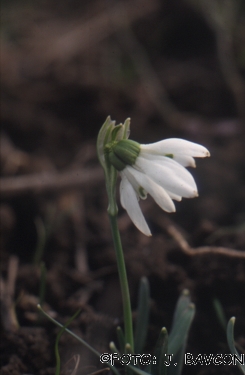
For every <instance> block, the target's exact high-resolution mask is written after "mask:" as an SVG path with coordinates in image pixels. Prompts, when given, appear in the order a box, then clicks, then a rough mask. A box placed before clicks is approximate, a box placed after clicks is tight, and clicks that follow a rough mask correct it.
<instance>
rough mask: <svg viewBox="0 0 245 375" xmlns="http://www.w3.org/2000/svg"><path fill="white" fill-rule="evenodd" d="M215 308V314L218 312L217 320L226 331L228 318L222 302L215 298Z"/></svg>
mask: <svg viewBox="0 0 245 375" xmlns="http://www.w3.org/2000/svg"><path fill="white" fill-rule="evenodd" d="M213 306H214V309H215V312H216V315H217V318H218V320H219V322H220V325H221V326H222V327H223V328H224V330H225V331H226V327H227V320H226V317H225V313H224V310H223V307H222V305H221V303H220V301H219V300H218V299H217V298H215V299H214V300H213Z"/></svg>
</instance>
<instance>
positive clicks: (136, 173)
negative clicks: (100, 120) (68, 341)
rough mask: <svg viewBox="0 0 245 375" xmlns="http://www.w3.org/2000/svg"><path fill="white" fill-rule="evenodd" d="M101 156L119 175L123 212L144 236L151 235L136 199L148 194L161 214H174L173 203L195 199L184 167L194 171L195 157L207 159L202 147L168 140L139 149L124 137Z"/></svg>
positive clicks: (204, 149)
mask: <svg viewBox="0 0 245 375" xmlns="http://www.w3.org/2000/svg"><path fill="white" fill-rule="evenodd" d="M125 123H126V122H125ZM124 125H125V124H124ZM124 125H121V126H122V127H123V126H124ZM115 128H116V127H115ZM124 130H125V129H124ZM118 131H119V130H118ZM124 134H125V133H124ZM109 138H110V137H109ZM104 154H105V156H106V159H107V160H108V162H109V163H110V164H112V165H113V166H114V168H115V169H116V170H117V171H118V172H119V173H120V175H121V179H122V180H121V184H120V200H121V204H122V206H123V208H125V210H126V211H127V213H128V215H129V217H130V218H131V220H132V221H133V223H134V224H135V226H136V227H137V228H138V229H139V230H140V231H141V232H142V233H144V234H145V235H147V236H150V235H151V232H150V229H149V227H148V225H147V223H146V221H145V218H144V215H143V213H142V211H141V209H140V206H139V199H140V198H141V199H146V198H147V194H150V195H151V196H152V198H153V199H154V200H155V202H156V203H157V204H158V205H159V206H160V207H161V208H162V209H163V210H164V211H167V212H174V211H175V205H174V202H173V200H176V201H181V199H182V197H184V198H194V197H197V196H198V193H197V187H196V183H195V181H194V178H193V177H192V175H191V174H190V172H189V171H188V170H187V169H186V168H185V167H195V160H194V157H201V158H203V157H207V156H210V154H209V151H208V150H207V149H206V148H205V147H203V146H201V145H199V144H197V143H193V142H189V141H186V140H183V139H178V138H170V139H165V140H163V141H160V142H156V143H151V144H148V145H141V144H139V143H137V142H134V141H132V140H128V139H127V137H126V136H124V137H122V138H121V139H120V140H117V139H113V140H110V141H109V142H107V143H106V144H105V145H104Z"/></svg>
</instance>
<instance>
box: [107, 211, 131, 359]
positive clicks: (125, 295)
mask: <svg viewBox="0 0 245 375" xmlns="http://www.w3.org/2000/svg"><path fill="white" fill-rule="evenodd" d="M109 218H110V224H111V231H112V237H113V242H114V247H115V251H116V258H117V267H118V273H119V280H120V286H121V292H122V300H123V315H124V326H125V328H124V330H125V344H130V346H131V348H132V351H133V352H134V338H133V322H132V310H131V302H130V294H129V287H128V279H127V272H126V267H125V261H124V255H123V249H122V243H121V238H120V233H119V230H118V225H117V216H116V215H110V214H109Z"/></svg>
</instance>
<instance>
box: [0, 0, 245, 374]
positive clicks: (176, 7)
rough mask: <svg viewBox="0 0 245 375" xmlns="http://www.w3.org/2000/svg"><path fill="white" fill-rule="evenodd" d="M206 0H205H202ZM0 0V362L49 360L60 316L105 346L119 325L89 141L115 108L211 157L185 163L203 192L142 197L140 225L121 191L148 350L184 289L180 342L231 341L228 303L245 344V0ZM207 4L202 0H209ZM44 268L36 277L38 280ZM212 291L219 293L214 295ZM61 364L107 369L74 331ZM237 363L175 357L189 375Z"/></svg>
mask: <svg viewBox="0 0 245 375" xmlns="http://www.w3.org/2000/svg"><path fill="white" fill-rule="evenodd" d="M204 3H205V6H203V4H204ZM208 4H209V2H205V1H201V0H200V1H198V2H196V5H194V4H193V3H192V1H191V0H188V1H187V0H186V1H182V0H178V1H177V0H175V1H162V2H161V1H150V0H144V1H143V2H140V1H139V0H138V1H136V0H134V1H131V2H129V1H125V2H120V1H118V2H106V1H100V0H98V1H82V2H79V1H75V0H72V1H71V2H65V1H61V2H57V1H55V0H53V1H51V2H46V1H45V0H44V1H39V2H37V3H36V4H35V5H33V4H32V3H30V2H29V1H12V2H11V3H6V2H3V9H2V30H1V44H2V47H1V50H2V51H1V63H2V85H1V86H2V94H1V95H2V96H1V117H2V132H1V176H2V177H1V205H0V219H1V343H0V348H1V354H0V366H1V375H8V374H11V375H19V374H28V375H34V374H35V375H51V374H55V354H54V345H55V339H56V336H57V333H58V331H59V328H58V327H56V326H55V325H54V324H53V323H51V322H50V321H49V320H48V319H46V318H45V317H44V316H43V315H42V314H40V313H39V311H38V310H37V304H38V303H40V302H41V303H42V306H43V308H44V310H45V311H46V312H47V313H49V314H50V315H51V316H52V317H53V318H55V319H56V320H57V321H59V322H60V323H62V324H64V323H65V322H67V320H68V319H69V318H70V317H71V316H72V315H73V314H74V313H75V312H76V311H77V310H78V309H81V313H80V314H79V316H78V317H76V318H75V319H74V321H73V322H72V323H71V324H70V327H69V328H70V329H71V330H72V331H73V332H75V333H76V334H77V335H79V336H81V337H82V338H83V339H85V340H86V341H87V342H89V343H90V345H92V346H93V347H94V348H96V349H97V350H98V351H100V352H101V353H103V352H108V351H109V349H108V345H109V342H110V341H112V340H116V334H115V332H116V327H117V326H118V325H121V326H122V325H123V321H122V300H121V294H120V288H119V281H118V274H117V268H116V259H115V253H114V249H113V244H112V238H111V233H110V228H109V221H108V218H107V212H106V210H107V197H106V192H105V184H104V178H103V173H102V170H101V167H100V166H99V164H98V160H97V156H96V150H95V144H96V137H97V134H98V131H99V129H100V127H101V126H102V124H103V122H104V121H105V119H106V117H107V116H108V115H110V116H111V118H112V119H113V120H114V119H115V120H116V121H117V123H120V122H124V120H125V119H126V118H127V117H131V121H132V122H131V136H130V137H131V138H132V139H134V140H136V141H138V142H141V143H150V142H156V141H158V140H161V139H164V138H170V137H171V138H172V137H178V138H184V139H187V140H190V141H193V142H197V143H200V144H202V145H204V146H206V147H207V148H208V149H209V150H210V152H211V158H210V159H204V160H197V168H196V169H191V170H190V172H191V173H192V174H193V176H194V178H195V180H196V182H197V186H198V190H199V197H198V198H196V199H191V200H188V199H183V201H182V202H180V203H176V213H174V214H167V213H165V212H163V211H162V210H161V209H160V208H159V207H158V206H157V205H156V204H155V202H154V201H153V200H152V199H151V197H148V198H147V200H146V201H143V202H141V207H142V210H143V212H144V215H145V217H146V220H147V222H148V223H149V226H150V228H151V230H152V234H153V236H152V237H151V238H147V237H145V236H144V235H143V234H141V233H140V232H139V231H138V230H137V229H136V228H135V227H134V226H133V224H132V223H131V221H130V219H129V218H128V216H127V213H126V212H125V211H124V210H123V209H122V208H121V206H120V203H119V197H118V203H119V204H118V205H119V219H118V222H119V228H120V232H121V235H122V243H123V248H124V253H125V260H126V266H127V272H128V278H129V285H130V293H131V300H132V308H133V314H134V319H136V316H137V295H138V289H139V282H140V279H141V278H142V277H147V278H148V280H149V284H150V290H151V312H150V323H149V331H148V336H147V345H146V348H145V350H146V352H152V350H153V347H154V344H155V342H156V340H157V337H158V334H159V332H160V329H161V327H163V326H166V327H167V329H168V330H170V329H171V323H172V319H173V313H174V308H175V305H176V302H177V299H178V297H179V295H180V294H181V292H182V291H183V290H184V289H188V290H189V291H190V295H191V300H192V301H193V303H194V304H195V306H196V315H195V318H194V321H193V324H192V326H191V330H190V334H189V338H188V344H187V348H186V352H188V353H192V354H193V356H194V357H196V356H197V355H198V354H199V353H201V354H202V353H207V354H208V353H213V354H219V353H221V354H225V353H230V351H229V348H228V345H227V339H226V332H225V330H224V328H223V326H222V324H221V320H220V318H219V316H218V314H217V310H216V309H215V303H216V305H217V303H219V304H220V305H221V306H222V309H223V312H224V316H225V320H226V322H228V320H229V319H230V318H231V317H232V316H235V317H236V325H235V340H236V343H237V344H238V346H239V350H240V352H241V353H244V351H245V258H244V251H245V188H244V182H245V174H244V171H245V168H244V167H245V162H244V161H245V147H244V145H245V111H244V108H245V107H244V103H245V83H244V79H245V58H244V41H245V22H244V19H245V8H244V5H243V3H242V2H239V1H237V2H236V1H233V2H224V4H223V5H222V7H223V8H222V7H221V8H220V7H219V6H218V4H219V2H218V1H213V2H212V4H213V7H211V8H209V5H208ZM210 4H211V3H210ZM44 284H45V285H44ZM217 301H218V302H217ZM59 350H60V356H61V368H62V374H65V375H67V374H73V375H74V374H77V375H80V374H82V375H87V374H92V373H95V372H97V371H101V372H102V373H103V372H106V370H103V366H102V365H101V364H100V363H99V361H98V359H97V358H96V357H95V356H94V355H92V354H91V353H89V352H88V351H87V350H85V349H84V347H82V345H81V344H79V343H78V342H77V341H76V340H75V339H74V338H72V337H71V336H69V335H68V334H66V333H64V334H63V335H62V337H61V339H60V343H59ZM185 374H189V375H192V374H197V375H212V374H215V375H216V374H229V375H233V374H234V375H235V374H239V369H238V368H237V367H235V366H227V365H226V366H225V365H220V366H215V365H214V364H211V365H210V366H204V365H201V364H200V363H199V364H197V365H196V366H194V365H193V366H184V368H183V375H185Z"/></svg>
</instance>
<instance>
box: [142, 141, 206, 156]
mask: <svg viewBox="0 0 245 375" xmlns="http://www.w3.org/2000/svg"><path fill="white" fill-rule="evenodd" d="M140 148H141V150H142V151H144V152H149V153H151V154H156V155H165V154H173V155H175V154H176V155H177V154H185V155H188V156H192V157H199V158H205V157H207V156H210V153H209V151H208V150H207V149H206V148H205V147H203V146H201V145H199V144H198V143H194V142H190V141H186V140H184V139H180V138H169V139H164V140H163V141H160V142H156V143H150V144H148V145H141V146H140Z"/></svg>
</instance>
